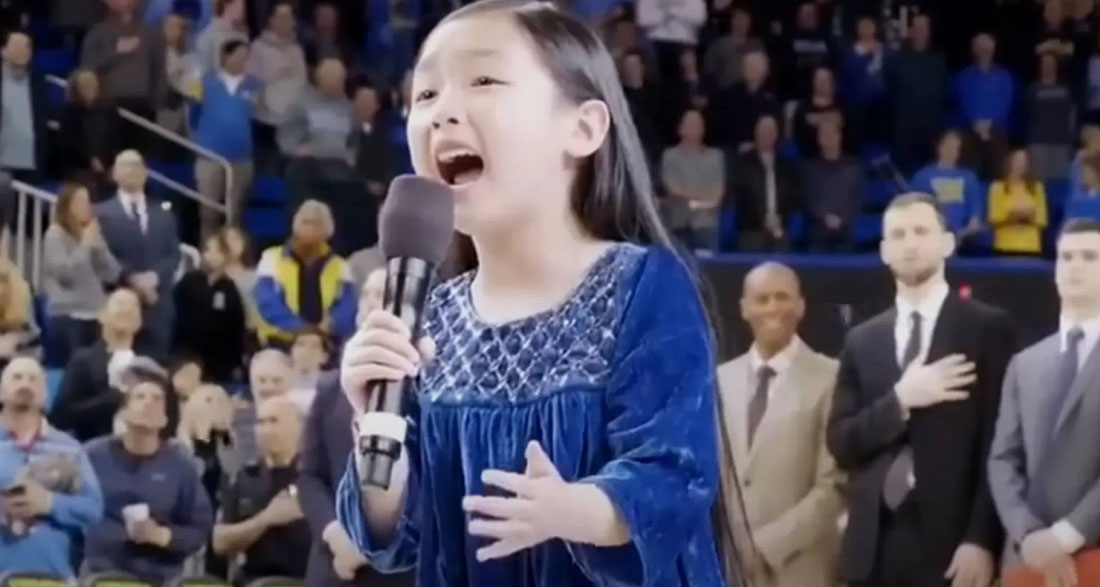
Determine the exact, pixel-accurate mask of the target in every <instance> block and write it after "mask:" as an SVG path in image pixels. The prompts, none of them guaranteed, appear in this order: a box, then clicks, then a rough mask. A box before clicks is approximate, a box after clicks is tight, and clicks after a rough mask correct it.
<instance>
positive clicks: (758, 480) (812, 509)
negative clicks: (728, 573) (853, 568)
mask: <svg viewBox="0 0 1100 587" xmlns="http://www.w3.org/2000/svg"><path fill="white" fill-rule="evenodd" d="M805 312H806V303H805V301H804V300H803V299H802V292H801V287H800V285H799V282H798V276H797V275H795V272H794V271H792V270H791V269H790V268H789V267H787V266H785V265H780V264H778V263H764V264H763V265H760V266H758V267H756V268H754V269H753V270H752V271H750V272H749V273H748V275H746V276H745V284H744V288H743V290H742V294H741V316H742V317H743V318H744V319H745V321H746V322H748V324H749V328H750V329H751V330H752V336H753V344H752V348H751V349H749V352H747V353H745V354H743V355H741V356H740V357H737V358H736V359H734V360H733V361H731V362H729V363H726V364H725V365H722V366H721V367H719V369H718V385H719V387H720V388H721V392H722V395H723V400H724V401H723V402H722V404H723V406H724V408H725V413H724V414H723V417H724V418H726V428H727V429H728V430H729V431H730V442H731V444H732V446H731V447H730V450H731V452H732V453H733V455H734V459H733V460H734V462H736V463H737V465H738V469H737V475H738V481H740V483H741V495H742V496H743V499H744V501H745V512H746V514H747V515H748V519H749V524H750V526H751V527H752V535H753V540H754V542H755V543H756V549H757V551H758V552H759V553H760V555H761V556H760V564H759V565H755V568H752V569H750V573H751V574H752V584H753V585H758V586H760V587H798V586H801V585H826V583H823V582H822V581H824V579H823V578H824V577H834V576H836V553H837V524H836V523H837V517H838V516H839V515H840V493H839V491H838V489H837V487H838V485H839V483H840V473H839V472H838V470H837V467H836V462H834V461H833V457H832V455H830V454H829V451H828V449H826V447H825V424H826V420H827V418H828V416H829V403H830V400H831V398H832V393H833V383H834V381H836V371H837V363H836V361H834V360H833V359H830V358H828V357H826V356H824V355H821V354H818V353H816V352H814V351H813V350H812V349H810V347H808V346H806V343H804V342H802V339H801V338H799V337H798V334H797V333H796V331H797V330H798V324H799V322H800V321H801V320H802V316H803V315H804V314H805Z"/></svg>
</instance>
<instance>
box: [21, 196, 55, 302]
mask: <svg viewBox="0 0 1100 587" xmlns="http://www.w3.org/2000/svg"><path fill="white" fill-rule="evenodd" d="M11 187H12V189H13V190H15V193H16V195H17V202H16V212H15V235H14V237H15V266H16V267H18V268H19V272H20V273H22V274H23V275H24V277H29V281H30V283H31V286H32V287H33V288H34V289H35V291H39V290H40V289H41V285H42V239H43V235H44V234H45V231H44V230H43V229H42V212H43V208H42V207H43V206H49V210H50V220H51V222H52V221H53V217H54V214H55V213H56V205H57V194H53V193H50V192H48V191H46V190H43V189H41V188H37V187H35V186H33V185H30V184H27V183H24V182H22V181H18V180H13V181H12V182H11ZM28 197H29V198H31V199H32V202H31V208H32V210H31V213H32V214H34V216H33V217H32V219H31V220H32V222H33V223H34V226H33V228H32V230H31V233H32V234H31V270H30V274H29V276H28V274H27V267H26V263H27V250H26V247H27V198H28Z"/></svg>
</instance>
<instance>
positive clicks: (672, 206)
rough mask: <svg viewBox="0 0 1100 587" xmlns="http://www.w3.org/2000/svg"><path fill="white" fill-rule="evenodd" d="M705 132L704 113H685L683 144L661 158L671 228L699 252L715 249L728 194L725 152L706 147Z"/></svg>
mask: <svg viewBox="0 0 1100 587" xmlns="http://www.w3.org/2000/svg"><path fill="white" fill-rule="evenodd" d="M705 132H706V121H705V120H704V118H703V112H702V111H701V110H698V109H694V108H692V109H689V110H686V111H684V113H683V116H682V117H681V119H680V144H678V145H676V146H675V147H669V148H668V149H665V152H664V155H663V156H662V157H661V183H662V185H663V186H664V189H665V194H666V196H667V197H668V200H667V202H668V217H669V221H668V222H669V228H671V229H672V230H673V231H674V232H677V233H679V234H681V235H682V237H683V238H684V240H686V241H687V243H688V245H689V246H691V247H693V248H697V249H713V248H714V247H715V245H716V244H717V241H718V208H719V207H720V206H721V204H722V195H723V194H724V193H725V192H726V170H725V161H724V160H723V157H722V151H721V150H719V149H716V148H713V147H708V146H706V144H704V143H703V136H704V133H705Z"/></svg>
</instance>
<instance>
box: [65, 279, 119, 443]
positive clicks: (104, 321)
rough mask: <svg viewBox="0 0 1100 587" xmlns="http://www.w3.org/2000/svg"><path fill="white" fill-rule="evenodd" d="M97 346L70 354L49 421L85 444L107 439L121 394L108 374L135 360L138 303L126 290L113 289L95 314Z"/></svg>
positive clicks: (112, 426)
mask: <svg viewBox="0 0 1100 587" xmlns="http://www.w3.org/2000/svg"><path fill="white" fill-rule="evenodd" d="M99 325H100V341H99V342H97V343H96V344H94V345H92V346H90V347H86V348H83V349H80V350H78V351H76V353H74V354H73V357H72V359H71V360H70V361H69V364H68V365H66V366H65V373H64V375H62V376H61V385H60V387H59V389H58V392H57V399H56V400H55V401H54V408H53V409H54V411H53V414H52V416H51V419H52V420H53V422H54V424H55V425H56V426H57V427H58V429H60V430H64V431H66V432H68V433H70V434H72V435H73V436H74V437H75V438H76V439H77V440H79V441H80V442H87V441H89V440H91V439H93V438H98V437H100V436H104V435H107V434H110V433H111V432H112V430H113V428H114V419H115V414H116V413H117V412H118V410H119V408H120V407H121V406H122V392H121V391H119V388H118V386H117V381H113V380H112V377H111V373H110V372H109V370H110V366H111V365H112V364H119V363H125V362H127V361H128V360H129V358H130V357H133V356H134V354H135V350H136V349H135V347H134V339H135V337H136V336H137V332H138V330H140V329H141V302H140V301H139V300H138V297H137V294H135V293H134V292H132V291H130V290H128V289H116V290H115V291H113V292H111V295H110V296H109V297H108V298H107V302H106V304H104V306H103V308H102V309H101V310H100V312H99Z"/></svg>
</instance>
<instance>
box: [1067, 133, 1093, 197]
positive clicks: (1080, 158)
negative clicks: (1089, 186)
mask: <svg viewBox="0 0 1100 587" xmlns="http://www.w3.org/2000/svg"><path fill="white" fill-rule="evenodd" d="M1093 157H1100V125H1097V124H1093V123H1089V124H1085V125H1084V126H1082V127H1081V148H1080V149H1079V150H1078V151H1077V155H1076V156H1074V158H1073V162H1072V163H1070V164H1069V185H1070V191H1071V192H1072V191H1073V190H1074V189H1076V188H1078V187H1083V186H1084V185H1085V178H1084V169H1083V168H1084V161H1085V160H1086V159H1091V158H1093Z"/></svg>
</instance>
